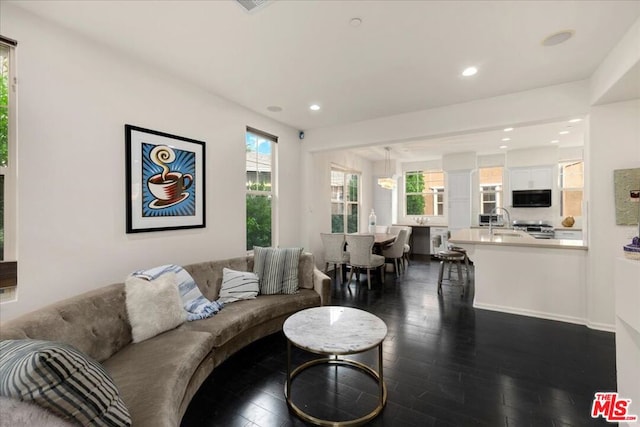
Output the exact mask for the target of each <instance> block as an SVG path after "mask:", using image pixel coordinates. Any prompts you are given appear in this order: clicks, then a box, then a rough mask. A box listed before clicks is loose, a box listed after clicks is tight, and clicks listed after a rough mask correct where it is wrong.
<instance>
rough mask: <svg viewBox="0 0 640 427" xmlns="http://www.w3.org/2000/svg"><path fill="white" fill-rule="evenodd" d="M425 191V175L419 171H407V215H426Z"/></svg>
mask: <svg viewBox="0 0 640 427" xmlns="http://www.w3.org/2000/svg"><path fill="white" fill-rule="evenodd" d="M423 191H424V175H423V174H421V173H417V172H407V174H406V184H405V194H407V215H424V196H423V195H422V192H423ZM411 193H420V194H411Z"/></svg>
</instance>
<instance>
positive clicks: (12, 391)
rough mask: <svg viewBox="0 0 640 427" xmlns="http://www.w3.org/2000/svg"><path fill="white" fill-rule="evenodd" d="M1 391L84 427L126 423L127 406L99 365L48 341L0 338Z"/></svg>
mask: <svg viewBox="0 0 640 427" xmlns="http://www.w3.org/2000/svg"><path fill="white" fill-rule="evenodd" d="M0 395H2V396H5V397H11V398H14V399H19V400H24V401H31V402H33V403H36V404H38V405H40V406H42V407H44V408H46V409H48V410H50V411H51V412H53V413H55V414H57V415H59V416H60V417H62V418H64V419H70V420H73V421H75V422H77V423H79V424H81V425H83V426H88V425H91V426H104V427H119V426H130V425H131V416H130V415H129V410H128V409H127V407H126V406H125V404H124V402H123V401H122V399H121V398H120V394H119V392H118V388H117V387H116V385H115V384H114V383H113V380H112V379H111V377H110V376H109V374H108V373H107V372H106V371H105V370H104V368H103V367H102V365H100V364H99V363H98V362H96V361H94V360H93V359H91V358H90V357H88V356H86V355H85V354H83V353H82V352H80V351H78V350H76V349H75V348H74V347H72V346H70V345H68V344H64V343H59V342H51V341H39V340H5V341H2V342H0Z"/></svg>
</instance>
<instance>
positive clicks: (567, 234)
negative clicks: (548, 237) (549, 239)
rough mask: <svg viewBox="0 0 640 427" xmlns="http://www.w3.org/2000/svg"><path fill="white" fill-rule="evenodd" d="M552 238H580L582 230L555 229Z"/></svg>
mask: <svg viewBox="0 0 640 427" xmlns="http://www.w3.org/2000/svg"><path fill="white" fill-rule="evenodd" d="M553 234H554V237H553V238H554V239H563V240H582V230H555V231H554V233H553Z"/></svg>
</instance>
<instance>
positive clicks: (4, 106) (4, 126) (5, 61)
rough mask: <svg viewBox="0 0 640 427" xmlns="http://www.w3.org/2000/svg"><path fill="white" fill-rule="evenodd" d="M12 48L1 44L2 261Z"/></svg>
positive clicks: (1, 255)
mask: <svg viewBox="0 0 640 427" xmlns="http://www.w3.org/2000/svg"><path fill="white" fill-rule="evenodd" d="M11 49H12V47H11V46H9V45H7V44H5V43H3V42H0V261H2V260H4V259H5V200H6V199H8V198H9V197H7V198H6V199H5V193H6V191H7V190H8V189H7V188H6V187H5V185H6V184H7V183H8V182H11V181H12V180H9V179H5V176H6V175H11V174H12V173H13V170H14V168H13V165H10V162H9V113H10V112H9V101H10V97H9V92H10V90H9V89H10V86H11V85H10V76H9V73H10V71H11V70H10V64H9V57H10V53H11Z"/></svg>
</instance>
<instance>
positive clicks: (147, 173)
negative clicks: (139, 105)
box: [124, 125, 205, 233]
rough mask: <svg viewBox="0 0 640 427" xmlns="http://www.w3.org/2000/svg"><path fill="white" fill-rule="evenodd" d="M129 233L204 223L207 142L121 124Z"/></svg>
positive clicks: (198, 225)
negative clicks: (124, 152)
mask: <svg viewBox="0 0 640 427" xmlns="http://www.w3.org/2000/svg"><path fill="white" fill-rule="evenodd" d="M124 128H125V150H126V185H127V191H126V193H127V203H126V210H127V233H139V232H146V231H162V230H177V229H182V228H203V227H205V175H204V174H205V143H204V141H196V140H194V139H189V138H184V137H181V136H176V135H170V134H168V133H164V132H158V131H155V130H150V129H144V128H141V127H137V126H132V125H125V127H124Z"/></svg>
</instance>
